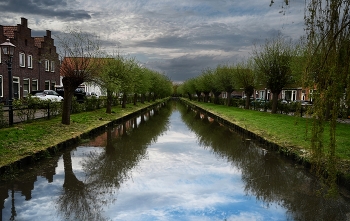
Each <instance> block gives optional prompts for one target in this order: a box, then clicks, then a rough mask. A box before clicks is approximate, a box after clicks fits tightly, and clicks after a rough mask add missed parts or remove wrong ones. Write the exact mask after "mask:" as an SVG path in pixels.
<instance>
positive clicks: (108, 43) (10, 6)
mask: <svg viewBox="0 0 350 221" xmlns="http://www.w3.org/2000/svg"><path fill="white" fill-rule="evenodd" d="M270 2H271V1H270V0H176V1H173V0H25V1H23V0H0V11H1V16H0V24H1V25H16V24H20V23H21V17H24V18H27V19H28V26H29V28H31V29H32V36H33V37H37V36H44V35H45V32H46V30H51V32H52V36H53V38H55V35H56V36H58V35H59V34H60V33H62V32H66V31H67V30H68V29H69V28H70V29H71V28H73V29H74V28H77V29H79V30H81V31H84V32H85V31H86V32H89V33H91V34H93V35H94V36H98V38H99V39H100V41H101V46H102V48H103V50H105V51H106V52H107V53H113V52H118V53H120V54H122V55H125V56H128V57H132V58H135V59H136V60H137V61H138V62H139V63H141V64H142V65H143V66H145V67H147V68H150V69H152V70H155V71H158V72H160V73H164V74H165V75H167V76H168V77H169V78H170V79H171V80H172V81H175V82H182V81H186V80H187V79H189V78H192V77H196V76H198V75H200V74H201V73H202V71H203V70H204V69H206V68H215V67H217V65H220V64H233V63H237V62H241V61H244V60H246V59H247V58H249V57H251V56H252V50H253V49H254V48H255V47H259V45H262V44H264V43H265V41H266V40H267V39H271V38H273V37H275V36H276V35H277V34H278V33H281V34H282V35H283V36H285V37H286V38H292V39H294V40H297V39H299V38H300V37H301V36H303V35H304V34H305V32H304V7H305V5H304V0H292V1H291V2H290V4H289V5H288V6H287V7H286V6H283V7H282V0H275V3H274V4H273V5H272V6H270Z"/></svg>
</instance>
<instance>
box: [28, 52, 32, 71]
mask: <svg viewBox="0 0 350 221" xmlns="http://www.w3.org/2000/svg"><path fill="white" fill-rule="evenodd" d="M27 63H28V68H33V56H32V55H28V61H27Z"/></svg>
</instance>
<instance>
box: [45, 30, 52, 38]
mask: <svg viewBox="0 0 350 221" xmlns="http://www.w3.org/2000/svg"><path fill="white" fill-rule="evenodd" d="M46 37H48V38H51V31H50V30H46Z"/></svg>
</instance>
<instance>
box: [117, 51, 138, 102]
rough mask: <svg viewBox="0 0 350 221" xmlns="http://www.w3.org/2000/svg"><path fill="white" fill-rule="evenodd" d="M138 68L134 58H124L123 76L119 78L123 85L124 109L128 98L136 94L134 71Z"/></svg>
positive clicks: (122, 64)
mask: <svg viewBox="0 0 350 221" xmlns="http://www.w3.org/2000/svg"><path fill="white" fill-rule="evenodd" d="M137 66H138V64H137V63H136V61H135V59H134V58H126V57H123V59H122V62H121V74H120V76H119V77H120V80H121V82H122V84H121V92H122V93H123V97H122V108H126V102H127V97H128V96H129V95H130V94H133V93H134V89H135V78H136V75H135V74H134V71H135V69H136V68H137Z"/></svg>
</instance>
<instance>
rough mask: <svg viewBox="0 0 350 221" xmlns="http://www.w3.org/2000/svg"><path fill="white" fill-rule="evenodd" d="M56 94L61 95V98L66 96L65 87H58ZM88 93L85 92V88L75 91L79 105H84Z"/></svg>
mask: <svg viewBox="0 0 350 221" xmlns="http://www.w3.org/2000/svg"><path fill="white" fill-rule="evenodd" d="M56 92H57V93H58V94H59V95H60V96H62V97H63V96H64V88H63V87H56ZM85 96H86V93H85V91H84V89H83V88H77V89H75V91H74V97H76V99H77V101H78V102H79V103H83V102H84V99H85Z"/></svg>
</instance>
